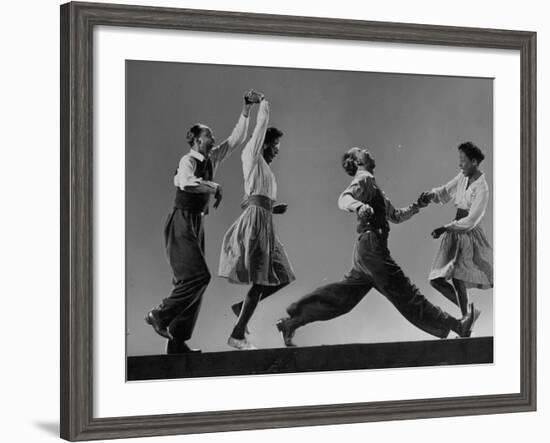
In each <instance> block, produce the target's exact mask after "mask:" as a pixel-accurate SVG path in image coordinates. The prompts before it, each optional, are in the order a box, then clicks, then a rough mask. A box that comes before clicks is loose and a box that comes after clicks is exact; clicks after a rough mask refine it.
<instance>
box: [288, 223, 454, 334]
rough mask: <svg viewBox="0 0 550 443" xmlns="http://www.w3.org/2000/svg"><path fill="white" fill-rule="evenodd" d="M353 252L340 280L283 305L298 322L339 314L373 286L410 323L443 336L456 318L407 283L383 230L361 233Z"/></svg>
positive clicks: (300, 323)
mask: <svg viewBox="0 0 550 443" xmlns="http://www.w3.org/2000/svg"><path fill="white" fill-rule="evenodd" d="M353 255H354V257H353V268H352V270H351V271H350V272H349V273H348V275H346V277H345V278H344V279H343V280H342V281H340V282H337V283H332V284H329V285H326V286H322V287H320V288H318V289H316V290H315V291H313V292H312V293H310V294H308V295H306V296H304V297H303V298H301V299H300V300H298V301H297V302H296V303H293V304H292V305H290V306H289V307H288V308H287V312H288V314H289V315H290V316H291V318H293V319H294V320H295V321H296V322H297V324H298V325H304V324H307V323H311V322H314V321H318V320H330V319H332V318H335V317H338V316H340V315H343V314H345V313H347V312H349V311H351V310H352V309H353V308H354V307H355V306H356V305H357V304H358V303H359V302H360V301H361V300H362V299H363V297H364V296H365V295H366V294H367V293H368V292H369V291H370V290H371V289H372V288H375V289H376V290H378V291H379V292H380V293H381V294H382V295H384V296H385V297H386V298H387V299H388V300H389V301H390V302H391V303H392V304H393V305H394V306H395V308H396V309H397V310H398V311H399V312H400V313H401V315H403V316H404V317H405V318H406V319H407V320H408V321H409V322H411V323H412V324H413V325H415V326H416V327H418V328H420V329H422V330H424V331H425V332H427V333H429V334H432V335H435V336H436V337H440V338H444V337H447V335H448V334H449V331H450V329H451V327H452V326H454V324H455V322H456V319H454V318H452V317H450V316H449V315H448V314H447V313H445V312H443V311H442V310H441V309H440V308H438V307H437V306H435V305H433V304H432V303H430V302H429V301H428V300H427V299H426V298H425V297H424V296H423V295H422V294H421V293H420V291H419V290H418V288H417V287H416V286H414V285H413V284H412V283H411V281H410V280H409V279H408V278H407V276H406V275H405V274H404V273H403V270H402V269H401V268H400V267H399V265H398V264H397V263H395V261H394V260H393V258H392V257H391V254H390V251H389V249H388V237H387V233H384V232H382V231H380V230H377V231H374V230H372V231H371V230H369V231H365V232H363V233H362V234H360V236H359V238H358V240H357V242H356V244H355V248H354V254H353Z"/></svg>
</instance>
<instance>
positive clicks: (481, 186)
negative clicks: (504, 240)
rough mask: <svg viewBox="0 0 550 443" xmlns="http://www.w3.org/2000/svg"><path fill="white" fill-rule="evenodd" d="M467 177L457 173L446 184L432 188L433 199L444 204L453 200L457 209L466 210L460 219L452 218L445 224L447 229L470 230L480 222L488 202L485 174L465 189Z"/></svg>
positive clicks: (487, 186)
mask: <svg viewBox="0 0 550 443" xmlns="http://www.w3.org/2000/svg"><path fill="white" fill-rule="evenodd" d="M467 186H468V177H466V176H465V175H464V174H462V172H461V173H459V174H458V175H457V176H456V177H455V178H453V179H452V180H451V181H450V182H449V183H447V184H446V185H443V186H440V187H438V188H434V189H432V191H431V192H433V193H434V196H435V197H434V199H433V201H434V202H436V203H441V204H445V203H448V202H449V201H451V200H453V203H454V205H455V206H456V207H457V208H458V209H464V210H466V211H468V215H467V216H466V217H464V218H461V219H460V220H454V221H452V222H451V223H448V224H446V225H445V227H446V228H447V229H448V230H449V231H470V230H472V229H474V228H475V227H476V226H477V225H478V224H479V223H480V222H481V219H482V218H483V216H484V215H485V211H486V209H487V204H488V203H489V185H488V184H487V181H486V180H485V174H484V173H482V174H481V176H480V177H479V178H478V179H477V180H476V181H474V182H473V183H472V184H471V185H470V186H469V187H468V188H467V189H466V187H467Z"/></svg>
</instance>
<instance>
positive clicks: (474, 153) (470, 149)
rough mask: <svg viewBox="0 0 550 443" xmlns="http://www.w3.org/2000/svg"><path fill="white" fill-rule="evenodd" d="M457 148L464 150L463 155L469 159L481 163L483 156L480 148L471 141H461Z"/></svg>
mask: <svg viewBox="0 0 550 443" xmlns="http://www.w3.org/2000/svg"><path fill="white" fill-rule="evenodd" d="M458 150H459V151H462V152H464V155H466V157H468V158H469V159H470V160H477V162H478V163H481V162H482V161H483V159H484V158H485V155H483V152H481V149H479V148H478V147H477V146H476V145H474V144H473V143H472V142H466V143H462V144H460V145H459V146H458Z"/></svg>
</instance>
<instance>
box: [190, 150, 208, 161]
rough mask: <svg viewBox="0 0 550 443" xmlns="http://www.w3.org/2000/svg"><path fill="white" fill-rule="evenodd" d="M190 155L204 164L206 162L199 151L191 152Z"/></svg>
mask: <svg viewBox="0 0 550 443" xmlns="http://www.w3.org/2000/svg"><path fill="white" fill-rule="evenodd" d="M189 155H190V156H191V157H194V158H196V159H197V160H198V161H200V162H203V161H204V160H205V157H204V155H202V154H201V153H200V152H199V151H195V150H194V149H191V150H189Z"/></svg>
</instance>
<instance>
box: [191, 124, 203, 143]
mask: <svg viewBox="0 0 550 443" xmlns="http://www.w3.org/2000/svg"><path fill="white" fill-rule="evenodd" d="M203 129H204V127H203V125H201V124H200V123H196V124H194V125H193V126H191V127H190V128H189V131H187V143H189V146H193V145H194V144H195V140H196V139H197V138H199V137H200V136H201V133H202V130H203Z"/></svg>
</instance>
